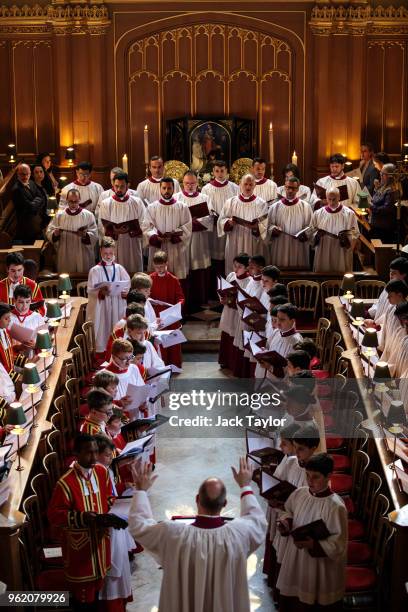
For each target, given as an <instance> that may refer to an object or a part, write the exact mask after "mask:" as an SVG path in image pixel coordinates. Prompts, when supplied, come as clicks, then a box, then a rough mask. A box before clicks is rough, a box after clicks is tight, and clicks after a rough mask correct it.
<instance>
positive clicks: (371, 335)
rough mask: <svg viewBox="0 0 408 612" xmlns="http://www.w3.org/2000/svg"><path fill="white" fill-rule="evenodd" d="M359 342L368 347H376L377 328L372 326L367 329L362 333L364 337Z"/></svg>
mask: <svg viewBox="0 0 408 612" xmlns="http://www.w3.org/2000/svg"><path fill="white" fill-rule="evenodd" d="M361 344H362V345H363V346H366V347H368V348H377V346H378V336H377V330H376V329H372V328H370V329H367V331H366V332H365V334H364V338H363V340H362V341H361Z"/></svg>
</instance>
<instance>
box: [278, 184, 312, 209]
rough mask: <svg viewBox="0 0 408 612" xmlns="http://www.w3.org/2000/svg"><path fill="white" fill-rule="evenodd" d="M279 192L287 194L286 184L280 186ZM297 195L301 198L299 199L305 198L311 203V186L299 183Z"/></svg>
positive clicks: (283, 194)
mask: <svg viewBox="0 0 408 612" xmlns="http://www.w3.org/2000/svg"><path fill="white" fill-rule="evenodd" d="M278 194H279V195H282V196H285V195H286V189H285V185H281V186H280V187H278ZM296 197H297V198H299V200H304V201H305V202H308V203H309V204H310V199H311V197H312V192H311V191H310V187H308V186H307V185H299V189H298V191H297V194H296Z"/></svg>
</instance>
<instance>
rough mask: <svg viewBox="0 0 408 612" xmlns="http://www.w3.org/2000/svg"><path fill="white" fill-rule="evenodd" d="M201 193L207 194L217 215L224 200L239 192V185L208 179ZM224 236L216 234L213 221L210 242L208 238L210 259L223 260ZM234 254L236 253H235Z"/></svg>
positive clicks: (215, 225) (215, 226)
mask: <svg viewBox="0 0 408 612" xmlns="http://www.w3.org/2000/svg"><path fill="white" fill-rule="evenodd" d="M201 193H205V194H206V195H208V196H209V198H210V201H211V207H212V209H213V210H214V211H215V212H216V214H217V215H218V216H219V215H220V214H221V211H222V208H223V206H224V204H225V202H226V201H227V200H228V199H229V198H232V197H233V196H235V195H238V193H239V187H238V185H236V184H235V183H232V182H231V181H228V180H227V181H224V182H223V183H221V182H219V181H216V180H215V179H214V180H213V181H210V182H209V183H207V184H206V185H204V187H203V188H202V190H201ZM225 242H226V237H225V236H221V237H220V236H218V230H217V224H216V222H215V221H214V230H213V233H212V242H211V239H210V248H211V259H216V260H217V261H223V260H224V258H225ZM235 254H236V255H237V254H238V253H235Z"/></svg>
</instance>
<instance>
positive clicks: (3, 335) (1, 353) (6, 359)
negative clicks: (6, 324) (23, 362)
mask: <svg viewBox="0 0 408 612" xmlns="http://www.w3.org/2000/svg"><path fill="white" fill-rule="evenodd" d="M0 363H1V364H2V365H3V367H4V369H5V370H6V372H7V373H8V374H11V373H12V372H13V368H14V352H13V343H12V341H11V338H10V335H9V333H8V331H7V329H0Z"/></svg>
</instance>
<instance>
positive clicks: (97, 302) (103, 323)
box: [86, 237, 130, 353]
mask: <svg viewBox="0 0 408 612" xmlns="http://www.w3.org/2000/svg"><path fill="white" fill-rule="evenodd" d="M100 256H101V261H100V262H99V263H98V264H97V265H96V266H94V267H93V268H91V269H90V270H89V275H88V306H87V311H86V316H87V320H88V321H89V320H91V321H93V322H94V326H95V339H96V352H97V353H103V352H104V351H105V348H106V343H107V342H108V338H109V335H110V333H111V332H112V330H113V326H114V325H115V323H117V322H118V321H119V320H120V319H121V318H122V317H123V316H124V314H125V310H126V295H127V291H123V292H122V293H120V294H119V295H110V286H111V283H112V282H114V281H115V280H116V281H128V282H129V287H130V277H129V274H128V273H127V272H126V270H125V268H124V267H123V266H121V265H120V264H117V263H115V241H114V240H113V238H107V237H105V238H103V240H102V242H101V248H100ZM103 283H106V285H105V286H103Z"/></svg>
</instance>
